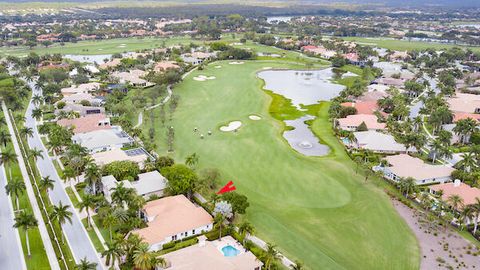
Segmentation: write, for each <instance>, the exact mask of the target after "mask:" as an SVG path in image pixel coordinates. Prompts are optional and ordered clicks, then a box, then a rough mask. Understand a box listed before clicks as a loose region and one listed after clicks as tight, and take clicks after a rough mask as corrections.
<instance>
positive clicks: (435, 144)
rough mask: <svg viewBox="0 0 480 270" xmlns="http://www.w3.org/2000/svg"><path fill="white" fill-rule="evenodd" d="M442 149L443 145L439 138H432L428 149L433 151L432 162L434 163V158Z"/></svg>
mask: <svg viewBox="0 0 480 270" xmlns="http://www.w3.org/2000/svg"><path fill="white" fill-rule="evenodd" d="M442 149H443V145H442V143H441V142H440V141H439V140H434V141H433V142H432V145H431V146H430V150H431V151H432V152H433V157H432V159H433V163H435V160H436V158H437V155H438V153H440V152H441V151H442Z"/></svg>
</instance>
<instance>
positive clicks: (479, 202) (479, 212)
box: [471, 198, 480, 235]
mask: <svg viewBox="0 0 480 270" xmlns="http://www.w3.org/2000/svg"><path fill="white" fill-rule="evenodd" d="M471 206H472V208H473V211H474V218H473V235H475V234H476V233H477V227H478V219H479V218H480V199H479V198H475V203H474V204H472V205H471Z"/></svg>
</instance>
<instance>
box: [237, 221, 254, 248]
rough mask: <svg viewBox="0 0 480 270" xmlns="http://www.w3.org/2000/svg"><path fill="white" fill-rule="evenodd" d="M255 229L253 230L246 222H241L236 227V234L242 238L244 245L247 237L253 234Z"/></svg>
mask: <svg viewBox="0 0 480 270" xmlns="http://www.w3.org/2000/svg"><path fill="white" fill-rule="evenodd" d="M254 231H255V229H254V228H253V225H252V224H250V223H249V222H248V221H244V222H242V224H240V226H239V227H238V232H239V233H240V235H241V236H242V238H243V244H244V245H245V241H246V240H247V239H246V238H247V236H248V235H251V234H253V232H254Z"/></svg>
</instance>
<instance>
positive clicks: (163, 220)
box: [132, 195, 213, 245]
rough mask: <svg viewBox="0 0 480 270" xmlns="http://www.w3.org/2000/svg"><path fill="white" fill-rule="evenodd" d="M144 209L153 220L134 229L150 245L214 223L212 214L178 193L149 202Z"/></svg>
mask: <svg viewBox="0 0 480 270" xmlns="http://www.w3.org/2000/svg"><path fill="white" fill-rule="evenodd" d="M144 211H145V213H146V214H147V216H148V217H149V219H150V220H151V218H152V217H153V220H151V221H150V222H148V223H147V225H148V227H146V228H143V229H138V230H134V231H132V233H135V234H138V235H139V236H140V237H142V238H143V239H144V240H145V241H146V242H147V243H149V244H150V245H153V244H156V243H160V242H162V241H164V240H165V239H166V238H168V237H170V236H172V235H177V234H180V233H182V232H186V231H191V230H193V229H196V228H199V227H202V226H207V225H209V224H212V223H213V218H212V216H210V214H209V213H208V212H207V211H205V209H203V208H202V207H200V206H196V205H194V204H193V203H192V202H190V201H189V200H188V199H187V198H186V197H185V196H183V195H177V196H171V197H166V198H162V199H158V200H154V201H150V202H148V203H147V204H146V205H145V207H144Z"/></svg>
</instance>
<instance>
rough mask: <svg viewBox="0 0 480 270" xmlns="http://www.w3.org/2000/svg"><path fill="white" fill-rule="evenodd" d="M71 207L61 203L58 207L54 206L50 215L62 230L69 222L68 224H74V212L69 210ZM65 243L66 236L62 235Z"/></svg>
mask: <svg viewBox="0 0 480 270" xmlns="http://www.w3.org/2000/svg"><path fill="white" fill-rule="evenodd" d="M68 208H70V205H63V204H62V202H61V201H60V202H59V203H58V205H54V206H53V210H52V213H50V218H51V219H52V220H56V221H57V222H58V224H59V225H60V228H61V227H62V226H63V224H65V223H66V222H67V221H68V223H70V224H72V212H70V211H69V210H68ZM63 242H64V236H63V233H62V243H63Z"/></svg>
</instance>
